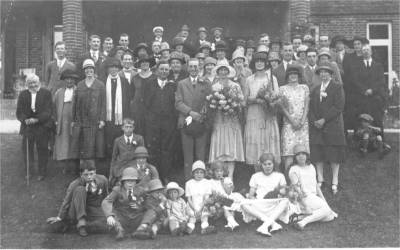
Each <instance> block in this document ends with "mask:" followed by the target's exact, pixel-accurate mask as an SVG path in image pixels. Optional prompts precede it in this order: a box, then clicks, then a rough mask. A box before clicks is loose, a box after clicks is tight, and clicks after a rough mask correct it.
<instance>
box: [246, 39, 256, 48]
mask: <svg viewBox="0 0 400 250" xmlns="http://www.w3.org/2000/svg"><path fill="white" fill-rule="evenodd" d="M247 48H253V49H256V48H257V46H256V42H254V41H253V40H247V42H246V49H247Z"/></svg>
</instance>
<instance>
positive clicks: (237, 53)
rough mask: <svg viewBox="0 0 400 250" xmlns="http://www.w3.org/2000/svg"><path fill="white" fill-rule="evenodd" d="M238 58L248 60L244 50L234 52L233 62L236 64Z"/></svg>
mask: <svg viewBox="0 0 400 250" xmlns="http://www.w3.org/2000/svg"><path fill="white" fill-rule="evenodd" d="M238 58H242V59H243V60H246V57H245V56H244V53H243V50H240V49H237V50H235V51H234V52H233V54H232V60H231V62H234V61H235V60H236V59H238Z"/></svg>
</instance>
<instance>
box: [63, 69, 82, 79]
mask: <svg viewBox="0 0 400 250" xmlns="http://www.w3.org/2000/svg"><path fill="white" fill-rule="evenodd" d="M67 78H72V79H75V80H78V79H79V75H78V74H77V73H76V71H75V70H73V69H66V70H64V71H63V72H61V76H60V79H61V80H65V79H67Z"/></svg>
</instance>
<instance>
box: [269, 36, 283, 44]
mask: <svg viewBox="0 0 400 250" xmlns="http://www.w3.org/2000/svg"><path fill="white" fill-rule="evenodd" d="M273 43H277V44H279V46H282V41H281V39H280V38H279V37H274V38H273V39H271V42H270V44H273Z"/></svg>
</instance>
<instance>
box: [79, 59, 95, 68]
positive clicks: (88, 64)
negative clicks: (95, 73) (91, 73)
mask: <svg viewBox="0 0 400 250" xmlns="http://www.w3.org/2000/svg"><path fill="white" fill-rule="evenodd" d="M89 67H91V68H95V65H94V61H93V59H90V58H88V59H85V61H83V64H82V69H86V68H89Z"/></svg>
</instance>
